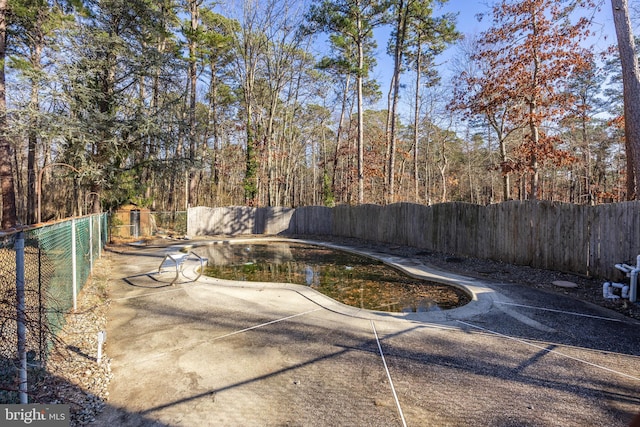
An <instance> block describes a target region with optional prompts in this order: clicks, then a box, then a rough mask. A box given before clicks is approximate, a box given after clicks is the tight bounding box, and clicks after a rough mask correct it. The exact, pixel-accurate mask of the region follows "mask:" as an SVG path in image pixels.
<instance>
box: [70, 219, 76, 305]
mask: <svg viewBox="0 0 640 427" xmlns="http://www.w3.org/2000/svg"><path fill="white" fill-rule="evenodd" d="M76 250H77V248H76V219H75V218H73V219H72V220H71V282H72V292H73V311H76V310H77V309H78V286H77V285H78V283H77V282H78V273H77V271H76V270H77V266H76V264H77V261H76Z"/></svg>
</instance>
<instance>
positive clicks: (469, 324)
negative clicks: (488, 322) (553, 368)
mask: <svg viewBox="0 0 640 427" xmlns="http://www.w3.org/2000/svg"><path fill="white" fill-rule="evenodd" d="M457 322H459V323H462V324H463V325H466V326H469V327H471V328H474V329H479V330H481V331H484V332H488V333H490V334H492V335H496V336H498V337H502V338H507V339H510V340H513V341H516V342H519V343H521V344H525V345H528V346H531V347H535V348H537V349H540V350H543V351H546V352H547V353H553V354H555V355H558V356H561V357H566V358H567V359H571V360H575V361H576V362H580V363H584V364H585V365H589V366H592V367H594V368H598V369H602V370H604V371H607V372H611V373H614V374H617V375H620V376H622V377H625V378H630V379H632V380H635V381H640V378H638V377H634V376H633V375H629V374H625V373H624V372H619V371H616V370H614V369H610V368H607V367H606V366H602V365H598V364H596V363H591V362H588V361H586V360H583V359H578V358H577V357H573V356H569V355H568V354H564V353H561V352H559V351H557V350H551V349H548V348H546V347H543V346H541V345H538V344H534V343H531V342H528V341H525V340H523V339H520V338H515V337H510V336H509V335H505V334H501V333H500V332H496V331H492V330H491V329H487V328H483V327H482V326H478V325H474V324H472V323H467V322H463V321H462V320H457Z"/></svg>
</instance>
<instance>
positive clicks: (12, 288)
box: [0, 214, 107, 403]
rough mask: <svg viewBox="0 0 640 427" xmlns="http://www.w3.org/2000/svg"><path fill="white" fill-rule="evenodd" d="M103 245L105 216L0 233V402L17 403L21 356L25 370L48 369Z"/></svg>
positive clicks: (105, 225) (88, 217)
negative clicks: (59, 335)
mask: <svg viewBox="0 0 640 427" xmlns="http://www.w3.org/2000/svg"><path fill="white" fill-rule="evenodd" d="M106 241H107V215H106V214H100V215H92V216H86V217H81V218H73V219H70V220H66V221H62V222H59V223H55V224H51V225H46V226H42V227H38V228H32V229H27V230H23V231H20V232H12V233H0V402H5V403H11V402H14V401H15V400H16V395H17V388H18V387H17V385H16V372H17V371H18V370H19V369H21V368H22V369H25V367H24V366H22V367H21V361H20V358H21V357H23V355H20V354H19V353H25V354H26V361H27V364H28V366H31V367H44V366H45V365H46V359H47V354H48V351H49V350H50V348H51V345H52V343H53V342H54V340H55V337H56V334H57V333H58V332H59V331H60V330H61V329H62V327H63V326H64V321H65V314H66V313H68V312H69V311H71V310H72V309H75V307H76V303H77V295H78V293H79V292H80V290H81V289H82V287H83V286H84V284H85V283H86V282H87V279H88V278H89V275H90V274H91V271H92V268H93V262H94V260H95V259H96V258H98V257H99V256H100V255H101V251H102V248H103V247H104V245H105V243H106ZM23 248H24V249H23ZM22 289H24V294H23V296H24V297H23V296H22ZM21 301H22V302H21ZM21 307H23V308H21ZM19 319H20V320H19ZM20 325H24V332H23V333H22V338H20V337H19V335H20V332H19V328H20ZM20 341H24V342H23V343H22V344H21V343H20ZM21 345H24V348H21Z"/></svg>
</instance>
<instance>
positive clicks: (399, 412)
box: [371, 320, 407, 427]
mask: <svg viewBox="0 0 640 427" xmlns="http://www.w3.org/2000/svg"><path fill="white" fill-rule="evenodd" d="M371 328H372V329H373V334H374V335H375V337H376V343H378V351H379V352H380V357H381V358H382V364H383V365H384V370H385V371H386V372H387V379H388V380H389V385H390V386H391V391H392V392H393V398H394V399H395V400H396V406H397V407H398V414H399V415H400V419H401V420H402V425H403V427H407V421H406V420H405V419H404V414H403V413H402V408H401V407H400V401H399V400H398V395H397V394H396V389H395V387H394V386H393V381H392V380H391V373H390V372H389V367H388V366H387V361H386V359H385V358H384V353H383V352H382V345H381V344H380V339H379V338H378V332H377V331H376V325H375V323H373V320H372V321H371Z"/></svg>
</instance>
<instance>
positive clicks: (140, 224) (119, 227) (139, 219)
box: [111, 203, 155, 238]
mask: <svg viewBox="0 0 640 427" xmlns="http://www.w3.org/2000/svg"><path fill="white" fill-rule="evenodd" d="M154 229H155V226H154V221H153V218H152V216H151V211H150V210H149V209H147V208H140V207H139V206H138V205H136V204H135V203H129V204H127V205H124V206H121V207H120V208H119V209H118V210H117V211H116V213H115V214H114V215H113V216H112V217H111V236H113V237H123V238H126V237H134V238H136V237H141V236H151V235H152V234H153V231H154Z"/></svg>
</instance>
